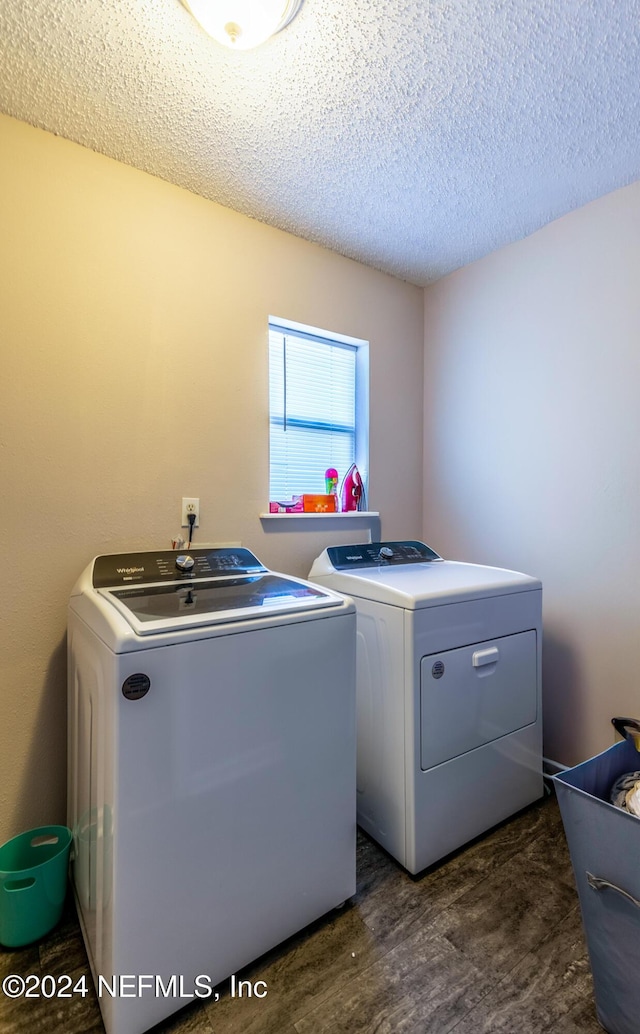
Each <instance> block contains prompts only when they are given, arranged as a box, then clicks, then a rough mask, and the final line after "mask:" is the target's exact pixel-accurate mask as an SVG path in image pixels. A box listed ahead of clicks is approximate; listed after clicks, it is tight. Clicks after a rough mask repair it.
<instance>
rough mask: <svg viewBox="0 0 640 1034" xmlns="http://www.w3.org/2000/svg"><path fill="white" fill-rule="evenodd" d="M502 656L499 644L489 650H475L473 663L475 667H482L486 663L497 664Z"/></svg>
mask: <svg viewBox="0 0 640 1034" xmlns="http://www.w3.org/2000/svg"><path fill="white" fill-rule="evenodd" d="M499 657H500V651H499V649H498V647H497V646H491V647H490V648H489V649H488V650H474V652H473V657H472V658H471V663H472V664H473V666H474V668H481V667H482V666H483V665H484V664H495V663H496V661H497V660H498V658H499Z"/></svg>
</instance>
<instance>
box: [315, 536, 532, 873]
mask: <svg viewBox="0 0 640 1034" xmlns="http://www.w3.org/2000/svg"><path fill="white" fill-rule="evenodd" d="M309 577H310V579H311V581H313V582H315V583H318V584H321V585H322V586H323V587H329V588H332V589H335V590H337V591H338V592H343V593H346V594H348V595H349V596H350V597H352V598H353V599H354V601H355V603H356V608H357V615H358V645H357V662H356V667H357V737H358V762H357V773H358V775H357V784H358V797H357V800H358V822H359V824H360V825H361V826H362V828H363V829H364V830H366V831H367V832H368V833H369V834H370V835H371V836H372V837H374V838H375V839H376V840H377V841H378V842H379V843H380V844H381V845H382V846H383V847H384V848H386V850H387V851H389V853H390V854H392V855H393V856H394V857H395V858H397V859H398V861H399V862H401V864H402V865H404V866H405V868H407V869H408V870H409V872H412V873H417V872H419V871H420V870H422V869H424V868H425V867H426V866H428V865H431V864H432V863H433V862H436V861H437V860H438V859H440V858H442V857H443V856H444V855H446V854H448V853H449V852H450V851H453V850H454V849H456V848H458V847H460V846H461V845H462V844H464V843H466V842H467V841H469V840H471V839H472V838H473V837H475V836H477V835H478V834H480V833H483V832H484V831H485V830H487V829H489V828H490V827H491V826H493V825H495V824H496V823H498V822H500V821H501V820H502V819H505V818H507V816H509V815H512V814H513V813H514V812H516V811H517V810H518V809H520V808H523V807H524V806H525V805H527V804H529V803H531V802H532V801H534V800H536V799H537V798H538V797H540V796H541V795H542V793H543V783H542V713H541V678H540V667H541V665H540V660H541V646H542V588H541V585H540V582H539V581H538V580H537V579H535V578H530V577H528V576H527V575H524V574H518V573H516V572H514V571H503V570H500V569H498V568H494V567H479V566H476V565H474V564H463V563H453V562H451V561H446V560H442V558H441V557H439V556H438V554H437V553H435V552H434V551H433V550H432V549H430V548H429V546H427V545H425V544H424V543H422V542H414V541H411V542H409V541H403V542H373V543H368V544H365V545H353V546H335V547H332V548H329V549H326V550H325V551H324V552H323V553H322V554H321V556H319V557H318V559H317V560H316V561H315V562H314V564H313V567H312V569H311V573H310V575H309Z"/></svg>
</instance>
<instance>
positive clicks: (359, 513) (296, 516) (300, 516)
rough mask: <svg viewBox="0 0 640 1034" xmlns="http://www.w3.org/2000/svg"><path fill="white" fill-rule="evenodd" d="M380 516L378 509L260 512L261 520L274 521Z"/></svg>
mask: <svg viewBox="0 0 640 1034" xmlns="http://www.w3.org/2000/svg"><path fill="white" fill-rule="evenodd" d="M379 516H380V513H379V511H378V510H348V511H343V512H342V513H340V512H335V511H334V512H333V513H261V514H260V520H261V521H273V520H275V521H281V520H283V519H284V520H285V521H292V520H293V521H300V520H302V521H307V520H309V519H311V520H315V521H317V520H321V521H324V520H327V518H329V519H330V520H334V521H335V520H339V521H341V520H347V521H353V520H357V519H358V518H360V517H364V518H367V517H379Z"/></svg>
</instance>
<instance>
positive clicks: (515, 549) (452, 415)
mask: <svg viewBox="0 0 640 1034" xmlns="http://www.w3.org/2000/svg"><path fill="white" fill-rule="evenodd" d="M639 268H640V183H635V184H633V185H631V186H629V187H626V188H625V189H622V190H619V191H617V192H615V193H613V194H610V195H608V196H606V197H603V198H601V199H600V200H598V201H595V202H593V203H592V204H589V205H587V206H586V207H584V208H582V209H580V210H577V211H575V212H573V213H571V214H569V215H567V216H566V217H564V218H562V219H559V220H557V221H556V222H553V223H551V224H550V225H548V226H547V227H545V228H544V229H542V230H540V231H539V232H538V233H536V234H534V235H533V236H531V237H529V238H527V239H525V240H522V241H520V242H519V243H517V244H513V245H511V246H509V247H506V248H503V249H502V250H500V251H498V252H496V253H494V254H493V255H490V256H489V257H487V258H485V259H483V260H481V261H479V262H476V263H475V264H474V265H471V266H468V267H467V268H465V269H462V270H460V271H458V272H456V273H454V274H452V275H451V276H449V277H447V278H445V279H443V280H441V281H439V282H438V283H436V284H434V285H432V286H430V287H429V288H428V289H427V290H426V291H425V483H424V490H425V495H424V515H425V517H424V520H425V523H424V537H425V539H426V541H427V542H429V543H430V545H432V546H433V547H434V548H435V549H437V550H438V551H440V552H442V553H443V554H444V555H445V556H447V557H450V558H455V559H459V560H467V561H472V562H474V563H480V564H494V565H497V566H501V567H510V568H515V569H516V570H522V571H525V572H527V573H530V574H534V575H538V576H539V577H541V579H542V581H543V585H544V592H543V598H544V660H543V693H544V727H545V754H546V756H547V757H548V758H550V759H552V760H555V761H557V762H560V763H563V764H567V765H572V764H574V763H577V762H579V761H580V760H582V759H584V758H586V757H589V756H591V755H592V754H594V753H596V752H597V751H599V750H601V749H604V748H606V747H607V746H609V745H610V744H611V743H612V742H613V741H614V735H613V730H612V728H611V725H610V721H609V720H610V718H611V717H612V716H613V715H616V714H622V715H632V716H636V717H640V682H639V680H638V674H637V668H638V665H637V642H638V625H639V621H640V607H639V602H638V600H639V596H638V588H637V582H638V571H639V570H640V477H639V471H640V405H639V403H638V392H639V387H640V289H639V282H638V269H639Z"/></svg>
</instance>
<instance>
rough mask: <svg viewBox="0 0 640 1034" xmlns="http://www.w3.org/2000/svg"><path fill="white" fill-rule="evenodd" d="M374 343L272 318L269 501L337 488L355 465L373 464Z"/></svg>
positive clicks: (362, 469) (363, 467)
mask: <svg viewBox="0 0 640 1034" xmlns="http://www.w3.org/2000/svg"><path fill="white" fill-rule="evenodd" d="M368 408H369V406H368V345H367V343H366V342H364V341H356V340H354V339H353V338H346V337H342V336H338V335H330V334H328V333H327V334H325V333H324V332H323V331H318V330H316V329H315V328H311V327H302V326H301V325H300V324H290V323H285V322H284V321H281V320H275V319H271V320H270V321H269V443H270V465H269V467H270V482H269V499H271V500H278V501H284V500H287V499H291V497H292V496H293V495H301V494H302V493H304V492H309V493H322V492H324V491H325V480H324V477H325V471H326V470H327V469H328V468H329V467H334V468H335V469H336V470H337V471H338V478H339V480H338V490H339V488H340V484H341V482H342V479H343V477H344V475H345V474H346V472H347V470H348V469H349V467H350V466H351V464H352V463H356V464H357V467H358V470H359V471H360V474H361V476H362V479H363V481H364V484H365V487H366V480H367V468H368V456H367V452H368V442H367V438H368Z"/></svg>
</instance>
